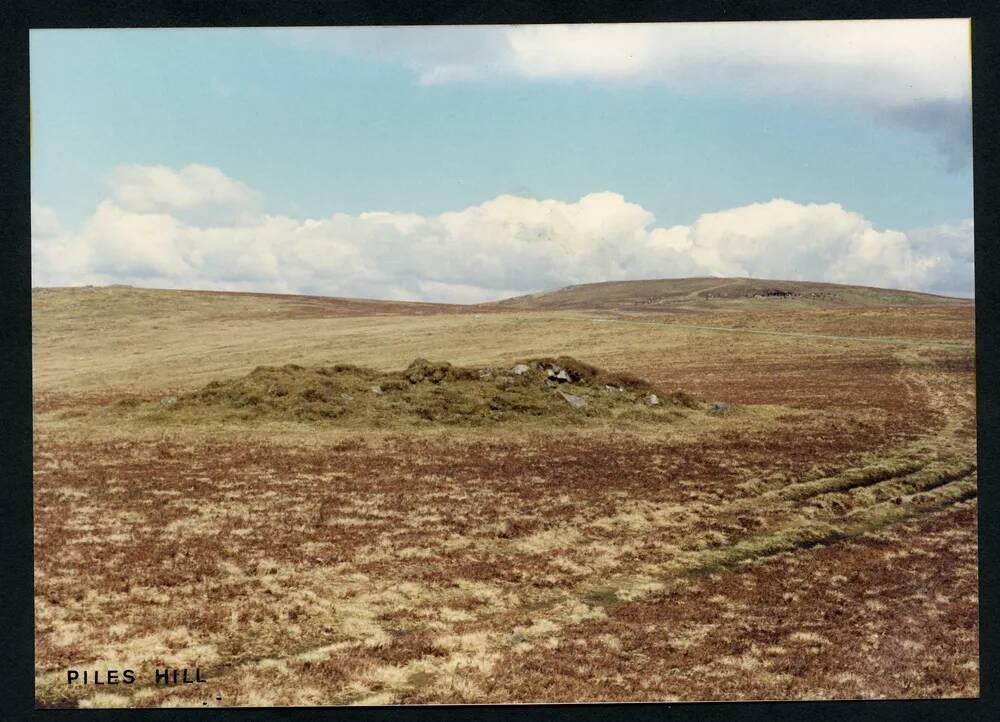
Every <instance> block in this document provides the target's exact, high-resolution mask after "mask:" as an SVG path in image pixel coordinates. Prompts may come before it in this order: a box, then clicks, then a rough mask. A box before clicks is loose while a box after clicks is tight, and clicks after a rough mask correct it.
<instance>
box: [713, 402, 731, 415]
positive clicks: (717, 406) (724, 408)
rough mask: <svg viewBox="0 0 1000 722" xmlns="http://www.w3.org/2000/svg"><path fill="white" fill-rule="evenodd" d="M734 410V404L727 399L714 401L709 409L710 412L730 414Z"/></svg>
mask: <svg viewBox="0 0 1000 722" xmlns="http://www.w3.org/2000/svg"><path fill="white" fill-rule="evenodd" d="M732 410H733V405H732V404H730V403H728V402H726V401H715V402H713V403H712V408H711V409H709V413H713V414H728V413H729V412H730V411H732Z"/></svg>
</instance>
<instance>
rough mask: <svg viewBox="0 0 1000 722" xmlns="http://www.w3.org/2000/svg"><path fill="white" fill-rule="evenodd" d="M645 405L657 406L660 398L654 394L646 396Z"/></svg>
mask: <svg viewBox="0 0 1000 722" xmlns="http://www.w3.org/2000/svg"><path fill="white" fill-rule="evenodd" d="M646 403H647V404H649V405H650V406H659V405H660V397H659V396H657V395H656V394H648V395H647V396H646Z"/></svg>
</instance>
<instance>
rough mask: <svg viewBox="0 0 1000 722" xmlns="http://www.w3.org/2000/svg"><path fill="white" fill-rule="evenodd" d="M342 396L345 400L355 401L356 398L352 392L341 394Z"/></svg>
mask: <svg viewBox="0 0 1000 722" xmlns="http://www.w3.org/2000/svg"><path fill="white" fill-rule="evenodd" d="M340 398H341V400H343V401H353V400H354V397H353V396H351V395H350V394H341V395H340Z"/></svg>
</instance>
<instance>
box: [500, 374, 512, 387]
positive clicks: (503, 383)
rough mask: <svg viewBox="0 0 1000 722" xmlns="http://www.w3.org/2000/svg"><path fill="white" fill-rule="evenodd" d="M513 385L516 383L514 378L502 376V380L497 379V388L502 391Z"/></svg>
mask: <svg viewBox="0 0 1000 722" xmlns="http://www.w3.org/2000/svg"><path fill="white" fill-rule="evenodd" d="M513 383H514V377H513V376H501V377H500V378H498V379H497V388H498V389H501V390H502V389H506V388H508V387H509V386H510V385H511V384H513Z"/></svg>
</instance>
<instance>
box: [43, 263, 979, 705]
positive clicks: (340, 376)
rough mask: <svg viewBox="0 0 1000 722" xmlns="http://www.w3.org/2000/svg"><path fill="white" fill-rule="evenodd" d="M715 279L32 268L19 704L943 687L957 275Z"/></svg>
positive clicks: (965, 555)
mask: <svg viewBox="0 0 1000 722" xmlns="http://www.w3.org/2000/svg"><path fill="white" fill-rule="evenodd" d="M695 280H698V279H695ZM712 281H713V282H712V283H711V284H709V283H707V282H705V283H701V282H700V281H699V282H698V283H694V282H693V281H691V282H684V283H686V284H688V285H683V286H682V285H678V286H676V287H672V288H675V291H676V293H674V295H673V296H671V295H669V294H667V295H665V296H664V297H663V298H664V300H663V302H662V303H651V302H647V301H642V299H644V298H645V299H647V300H648V298H650V297H651V296H650V294H649V293H647V292H648V291H649V288H645V287H644V288H643V289H638V290H636V289H630V288H621V287H620V286H615V287H614V288H602V289H598V290H597V291H594V292H593V298H592V303H591V305H590V306H589V307H588V306H587V304H586V298H585V296H586V293H583V292H582V291H580V290H579V289H577V290H575V291H573V293H572V294H570V296H565V297H562V300H559V299H557V301H558V303H557V304H556V306H554V307H552V309H551V310H537V309H539V308H546V307H547V306H546V304H548V306H551V305H552V303H553V302H552V301H551V299H549V300H544V297H543V300H539V301H538V302H537V303H536V304H535V305H534V306H532V304H531V302H530V301H525V300H519V301H518V302H517V303H516V304H511V305H509V306H503V305H501V306H488V307H448V306H433V305H421V304H392V303H379V302H363V301H343V300H337V299H310V298H306V297H281V296H265V295H259V296H258V295H251V294H208V293H206V294H199V293H194V292H161V291H146V290H142V289H89V290H88V289H42V290H39V291H36V292H35V294H34V302H35V313H34V323H35V328H34V341H35V348H34V354H35V363H34V369H35V434H36V437H35V566H36V585H35V588H36V653H37V654H36V656H37V659H36V664H37V673H36V697H37V702H38V704H39V705H40V706H84V707H109V706H122V705H125V706H193V707H201V706H203V705H204V704H209V705H223V706H261V705H315V704H382V703H469V702H564V701H592V702H596V701H649V700H671V699H682V700H748V699H845V698H887V697H889V698H891V697H955V696H975V695H976V694H978V689H979V688H978V675H979V671H978V571H977V567H976V493H977V473H976V467H975V459H976V454H975V444H976V440H975V415H974V409H975V380H974V357H973V344H972V341H973V336H972V333H973V331H972V329H973V323H972V319H973V311H974V309H973V307H972V306H971V304H963V303H958V302H953V301H948V300H940V301H939V302H935V301H934V299H928V297H921V296H914V295H912V294H910V295H907V294H902V295H900V296H899V298H896V297H895V296H893V295H892V294H893V293H895V292H888V294H889V295H886V293H887V292H882V291H877V290H874V289H868V290H867V291H866V290H865V289H860V290H859V289H851V290H849V291H844V292H840V291H837V288H836V287H832V289H833V290H831V287H822V288H819V287H818V288H815V289H811V288H809V287H805V286H801V285H800V286H796V287H795V288H793V289H791V290H793V291H795V293H798V294H799V295H798V296H793V297H789V298H775V297H773V296H768V295H766V294H761V295H760V296H759V297H758V296H754V295H753V294H754V293H757V292H759V291H760V289H758V288H757V287H756V286H754V285H752V284H747V283H745V282H742V281H740V282H733V283H731V284H728V285H727V284H726V283H724V282H723V281H722V280H720V279H712ZM657 283H662V282H657ZM758 285H759V284H758ZM650 288H652V287H650ZM657 288H659V287H657ZM764 290H767V289H764ZM660 291H663V289H662V288H661V289H660ZM811 293H815V294H818V295H809V294H811ZM838 293H840V294H841V295H839V296H838V295H837V294H838ZM866 293H867V295H866ZM581 294H583V295H582V296H581ZM823 294H827V295H825V296H824V295H823ZM830 294H833V295H830ZM581 298H583V300H582V301H581ZM893 298H896V300H895V301H894V300H892V299H893ZM637 299H638V300H637ZM886 299H888V300H886ZM640 301H642V303H640ZM581 304H582V305H581ZM780 304H785V305H784V306H782V305H780ZM831 337H832V338H831ZM414 358H418V359H420V358H431V359H449V360H450V362H451V363H450V364H445V363H443V362H425V361H420V362H417V363H411V362H412V359H414ZM525 359H527V361H525V363H526V365H528V366H529V367H530V369H531V371H530V372H529V373H526V374H523V375H521V376H518V377H517V379H516V380H515V381H514V382H513V384H510V383H508V382H500V385H501V386H503V388H500V387H498V382H499V380H500V379H501V378H504V377H507V376H510V375H511V374H510V372H509V370H510V369H511V368H512V366H513V365H514V364H516V363H518V362H519V360H525ZM577 359H585V360H586V362H584V361H580V360H577ZM551 364H556V365H559V366H560V368H565V369H567V371H568V374H569V375H570V376H571V379H570V381H568V382H565V383H562V384H560V386H559V388H560V389H563V390H564V391H567V392H568V393H572V394H574V395H577V396H581V397H586V398H587V399H588V404H587V406H585V407H583V408H579V409H577V408H573V407H571V406H570V405H569V404H568V403H566V401H565V400H564V398H563V397H562V396H560V395H559V394H558V393H557V390H556V389H554V388H552V387H551V386H550V385H549V384H548V383H546V379H547V374H545V372H544V371H543V370H541V369H542V368H544V367H545V366H546V365H551ZM258 367H260V368H258ZM486 368H492V369H493V371H491V372H488V373H481V371H482V370H483V369H486ZM373 386H378V387H380V388H381V390H382V393H381V394H376V393H374V392H372V391H371V388H372V387H373ZM608 387H611V388H610V389H609V388H608ZM619 388H620V389H622V391H618V390H617V389H619ZM681 390H683V392H682V391H681ZM649 393H656V394H657V395H658V396H660V398H662V399H663V401H664V403H663V404H661V405H659V406H650V405H648V404H647V403H644V401H643V399H644V397H645V396H646V395H647V394H649ZM342 394H346V395H347V396H350V397H351V398H350V399H345V398H344V397H343V396H342ZM688 394H690V395H688ZM164 397H176V402H173V401H171V402H170V403H164V402H163V399H164ZM505 398H506V399H507V401H506V402H504V403H505V404H506V405H504V403H501V404H499V408H496V406H497V404H496V403H495V401H494V400H495V399H501V400H502V399H505ZM251 399H256V401H255V402H250V400H251ZM695 399H698V401H695ZM716 400H723V401H727V402H730V403H732V404H734V407H733V410H732V411H730V412H728V413H721V414H720V413H712V412H711V409H712V407H711V402H713V401H716ZM168 665H169V666H190V667H194V666H199V667H201V668H202V670H203V673H204V674H205V675H206V676H207V677H208V679H209V683H208V684H207V685H185V686H180V687H175V688H170V687H155V686H153V685H152V684H150V683H149V679H150V676H151V675H150V674H147V672H149V671H150V670H152V668H153V667H156V666H168ZM68 667H76V668H88V669H107V668H119V669H121V668H126V667H131V668H133V669H136V670H138V671H139V673H140V683H139V684H136V685H134V686H119V687H100V688H95V687H72V688H70V687H67V685H66V684H65V683H64V680H65V670H66V669H67V668H68ZM217 697H221V701H220V700H217V699H216V698H217Z"/></svg>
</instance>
